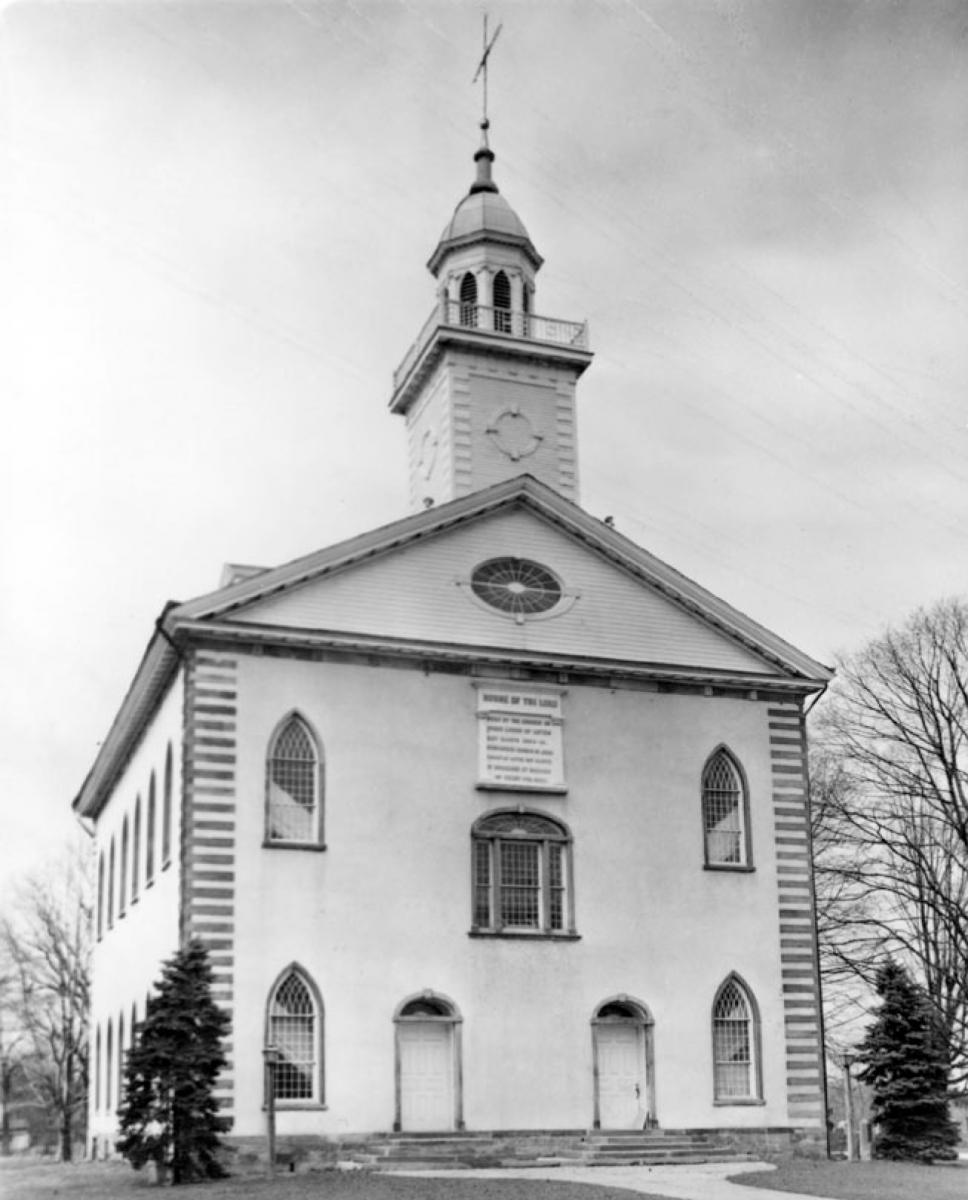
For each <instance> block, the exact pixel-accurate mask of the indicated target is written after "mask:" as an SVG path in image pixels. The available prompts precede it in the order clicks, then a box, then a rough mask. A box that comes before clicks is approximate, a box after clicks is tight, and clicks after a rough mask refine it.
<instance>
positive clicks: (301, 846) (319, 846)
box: [262, 839, 326, 853]
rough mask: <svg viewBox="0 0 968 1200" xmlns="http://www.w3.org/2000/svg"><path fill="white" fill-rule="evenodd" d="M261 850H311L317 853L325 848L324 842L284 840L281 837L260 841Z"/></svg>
mask: <svg viewBox="0 0 968 1200" xmlns="http://www.w3.org/2000/svg"><path fill="white" fill-rule="evenodd" d="M262 849H263V850H312V851H314V852H316V853H318V852H319V851H321V850H325V849H326V843H325V842H284V841H282V840H281V839H279V840H277V841H271V842H270V841H264V842H263V843H262Z"/></svg>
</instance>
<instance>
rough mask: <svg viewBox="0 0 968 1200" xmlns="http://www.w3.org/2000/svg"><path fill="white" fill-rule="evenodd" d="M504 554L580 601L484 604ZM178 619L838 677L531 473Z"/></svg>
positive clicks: (260, 579)
mask: <svg viewBox="0 0 968 1200" xmlns="http://www.w3.org/2000/svg"><path fill="white" fill-rule="evenodd" d="M505 555H508V556H514V557H520V558H529V559H534V560H536V561H538V562H541V563H544V564H545V565H547V566H548V567H550V568H551V569H552V570H553V571H554V572H555V573H556V574H557V575H558V576H559V577H560V578H561V580H562V582H563V584H564V586H565V589H566V592H567V593H568V594H569V596H570V597H571V598H572V601H573V602H572V603H571V604H570V606H568V605H566V606H563V607H564V608H565V609H566V611H564V612H562V613H561V614H560V615H555V616H550V617H547V618H543V619H527V620H525V621H524V622H523V623H521V624H518V623H516V622H515V621H514V620H513V619H510V618H508V617H507V616H504V615H502V614H498V613H496V612H494V611H493V610H490V609H488V608H487V607H486V606H484V605H483V604H482V603H481V602H480V601H477V600H476V599H475V598H474V596H473V594H472V592H471V589H470V587H469V586H468V584H469V578H470V574H471V571H472V570H473V569H474V567H475V566H477V565H478V564H479V563H480V562H482V561H484V560H486V559H489V558H494V557H499V556H505ZM176 616H177V617H184V618H190V619H192V620H193V622H194V621H196V620H199V619H200V620H201V621H202V622H203V623H204V622H205V621H206V619H209V620H219V618H221V619H226V618H227V619H229V620H231V622H232V623H233V624H239V625H243V626H249V627H253V626H259V627H275V628H279V627H284V628H287V629H297V630H312V631H325V632H329V633H339V634H355V635H360V636H361V637H374V638H381V639H400V640H406V641H408V642H424V643H428V644H429V643H438V644H446V645H450V646H455V645H456V646H467V647H489V648H504V649H507V650H509V651H515V652H525V651H526V652H528V653H533V654H538V655H548V656H553V657H555V658H559V657H568V658H575V659H583V660H585V661H588V660H589V659H599V660H609V661H613V662H629V663H636V664H660V665H668V666H670V667H672V668H695V669H699V670H703V671H711V672H727V673H741V674H744V675H750V674H752V675H762V676H764V677H766V676H774V677H775V676H777V675H778V674H781V675H787V676H789V675H793V676H794V677H796V676H800V677H803V676H806V677H807V678H809V679H812V680H815V681H817V682H823V681H824V680H825V679H826V678H827V677H828V675H829V672H827V670H826V668H823V667H821V666H820V665H819V664H817V663H814V662H813V661H812V660H811V659H809V658H807V657H806V656H805V655H802V654H800V652H798V651H796V650H794V649H793V647H790V646H788V645H787V644H786V643H784V642H782V641H781V640H780V639H778V638H776V637H775V636H774V635H771V634H769V633H768V632H767V631H766V630H763V629H762V628H761V627H759V626H757V625H756V624H755V623H754V622H751V621H750V620H749V619H748V618H745V617H743V616H742V615H741V614H739V613H737V612H736V611H735V610H733V609H730V608H729V606H727V605H724V604H723V603H722V602H721V601H718V600H716V598H715V597H713V596H712V595H711V594H710V593H708V592H705V591H704V589H702V588H700V587H698V585H696V584H693V583H691V581H689V580H687V579H685V577H683V576H681V575H679V574H678V573H677V572H675V571H673V570H672V569H671V568H669V567H667V566H666V565H665V564H663V563H661V562H659V560H657V559H655V558H654V557H653V556H651V555H649V554H648V553H647V552H646V551H644V550H642V549H641V548H640V547H637V546H635V545H634V543H631V542H629V541H628V539H626V538H623V537H622V536H621V535H619V534H616V533H615V532H614V530H611V529H609V528H608V527H607V526H605V525H603V524H602V523H601V522H598V521H596V520H594V518H591V517H589V516H588V514H587V513H585V512H584V511H583V510H582V509H580V508H579V507H578V506H577V505H574V504H572V503H571V502H570V501H567V500H565V499H563V498H562V497H561V496H559V495H558V494H557V493H555V492H553V491H552V490H551V489H549V488H547V487H545V486H544V485H543V484H540V483H538V482H537V481H535V480H533V479H532V478H531V477H530V476H522V477H521V478H519V479H517V480H512V481H509V482H507V483H503V484H499V485H496V486H495V487H494V488H489V489H487V490H486V491H485V492H481V493H477V494H476V495H475V496H472V497H467V498H465V499H464V500H460V501H453V502H452V503H450V504H448V505H443V506H441V507H440V508H439V509H436V510H430V511H428V512H424V513H420V514H417V515H416V516H414V517H410V518H406V519H404V520H403V521H399V522H396V523H394V524H393V525H390V526H386V527H384V528H383V529H380V530H376V531H374V532H373V533H371V534H368V535H363V536H362V537H361V538H357V539H353V540H352V541H350V542H346V543H343V544H341V545H339V546H335V547H331V548H330V549H328V550H324V551H320V552H319V553H318V554H316V555H310V556H308V557H307V558H305V559H301V560H298V561H297V562H294V563H291V564H288V565H287V566H285V567H280V568H276V569H275V570H271V571H266V572H264V573H263V574H261V575H259V576H256V577H254V578H252V579H249V580H246V581H243V582H242V583H239V584H237V585H235V586H233V587H230V588H226V589H223V590H222V591H220V592H216V593H212V594H211V595H209V596H207V597H202V598H200V599H199V600H197V601H192V602H190V603H189V604H187V605H183V606H181V607H180V608H179V610H177V613H176ZM778 668H779V670H778Z"/></svg>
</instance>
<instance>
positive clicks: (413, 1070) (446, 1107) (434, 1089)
mask: <svg viewBox="0 0 968 1200" xmlns="http://www.w3.org/2000/svg"><path fill="white" fill-rule="evenodd" d="M453 1038H454V1030H453V1025H451V1024H449V1023H445V1022H442V1021H408V1022H407V1024H406V1025H402V1026H401V1029H400V1121H401V1125H402V1127H403V1129H404V1130H405V1131H411V1132H412V1131H419V1130H448V1129H453V1128H454V1049H453Z"/></svg>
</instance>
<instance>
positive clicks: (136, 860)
mask: <svg viewBox="0 0 968 1200" xmlns="http://www.w3.org/2000/svg"><path fill="white" fill-rule="evenodd" d="M140 886H141V796H140V795H139V796H138V799H137V800H136V801H135V804H134V838H133V840H132V842H131V903H132V904H134V902H135V901H136V900H137V899H138V889H139V888H140Z"/></svg>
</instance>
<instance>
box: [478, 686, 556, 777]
mask: <svg viewBox="0 0 968 1200" xmlns="http://www.w3.org/2000/svg"><path fill="white" fill-rule="evenodd" d="M477 716H478V725H479V742H478V748H479V753H478V762H479V767H478V770H479V773H480V780H479V782H480V784H481V785H482V786H484V787H487V786H491V787H507V788H517V789H524V790H535V791H541V790H542V789H553V790H554V791H563V790H564V786H565V772H564V755H563V752H562V736H561V729H562V716H561V693H560V692H555V691H540V690H533V691H524V690H519V689H518V688H511V687H505V686H503V685H500V684H498V685H496V686H493V685H490V684H480V685H478V693H477Z"/></svg>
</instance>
